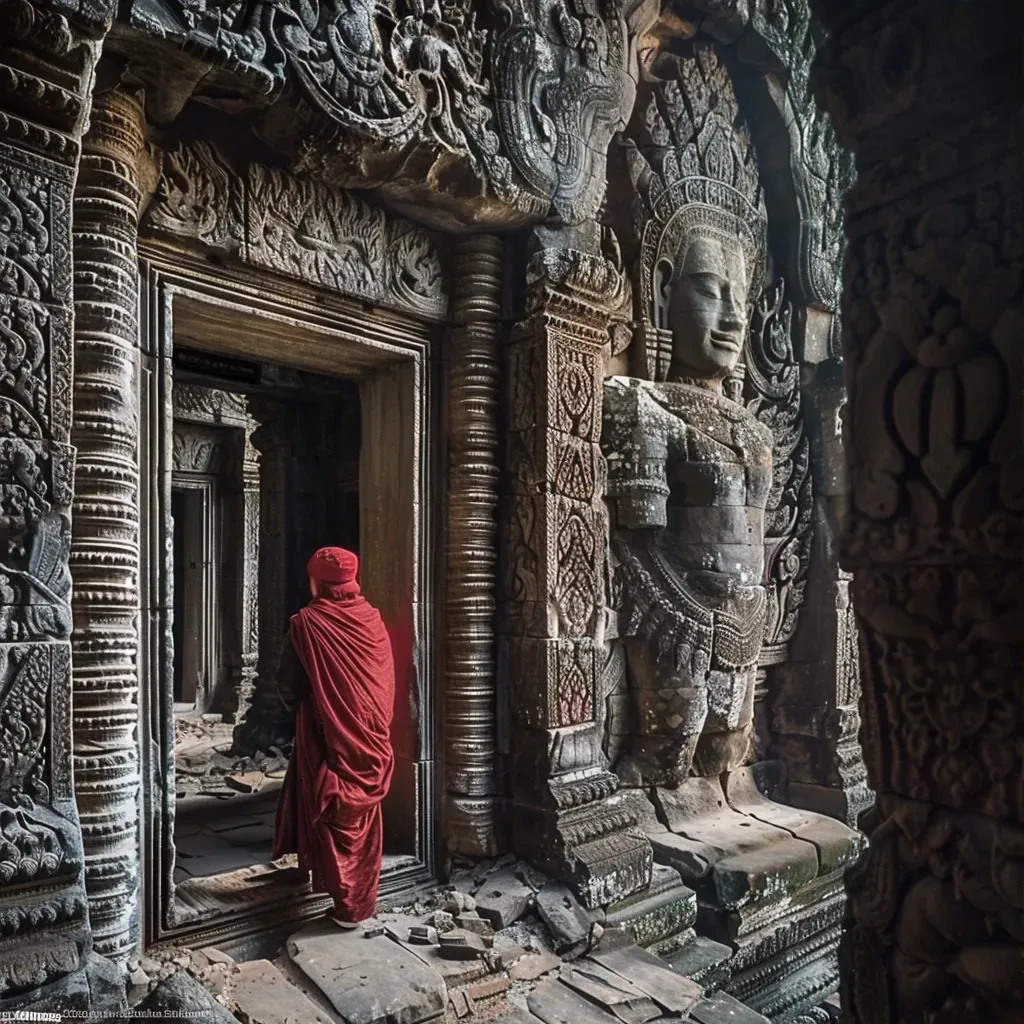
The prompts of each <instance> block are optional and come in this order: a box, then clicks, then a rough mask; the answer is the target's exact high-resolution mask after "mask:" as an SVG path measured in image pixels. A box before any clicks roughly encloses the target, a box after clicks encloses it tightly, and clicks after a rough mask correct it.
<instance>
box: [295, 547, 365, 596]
mask: <svg viewBox="0 0 1024 1024" xmlns="http://www.w3.org/2000/svg"><path fill="white" fill-rule="evenodd" d="M306 572H307V573H309V578H310V579H311V580H313V581H314V582H315V583H326V584H327V585H328V586H332V587H336V586H338V585H340V584H342V583H351V582H352V581H353V580H354V579H355V578H356V575H357V574H358V572H359V559H358V557H357V556H356V555H355V554H353V553H352V552H351V551H346V550H345V548H320V550H319V551H317V552H316V553H315V554H314V555H313V557H312V558H311V559H310V560H309V561H308V562H307V563H306Z"/></svg>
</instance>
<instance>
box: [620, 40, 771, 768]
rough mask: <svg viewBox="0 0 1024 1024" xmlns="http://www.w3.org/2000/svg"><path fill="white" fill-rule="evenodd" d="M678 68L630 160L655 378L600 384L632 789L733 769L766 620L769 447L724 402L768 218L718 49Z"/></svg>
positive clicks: (737, 406) (747, 416) (754, 424)
mask: <svg viewBox="0 0 1024 1024" xmlns="http://www.w3.org/2000/svg"><path fill="white" fill-rule="evenodd" d="M678 67H679V78H678V79H673V80H671V81H666V82H663V83H659V85H658V87H657V88H656V90H655V93H654V98H653V99H652V102H651V104H650V106H649V107H648V110H647V112H646V118H645V123H644V129H645V136H646V138H645V140H644V141H647V142H649V145H648V146H646V147H645V149H644V150H639V149H636V148H633V149H631V150H630V152H629V153H628V154H627V156H628V159H629V164H630V172H631V175H632V177H633V180H634V182H635V184H636V186H637V189H638V201H637V222H638V223H637V228H638V235H639V237H640V242H641V258H640V271H639V274H640V281H639V289H638V295H639V297H640V314H641V316H642V317H643V320H644V332H643V339H644V341H645V342H646V343H647V365H648V367H649V368H650V369H651V370H653V375H654V378H655V379H654V380H653V381H641V380H634V379H629V378H611V379H610V380H609V381H608V382H607V384H606V387H605V428H604V435H603V447H604V449H605V453H606V455H607V457H608V476H609V486H608V495H609V499H610V502H611V505H612V508H613V510H614V512H615V528H614V529H613V535H612V536H613V550H614V552H615V555H616V557H617V559H618V562H619V566H620V568H619V572H620V574H621V581H622V582H621V585H622V595H623V596H622V601H623V607H622V612H621V618H620V631H621V633H622V635H623V637H624V638H625V644H626V650H627V657H628V660H629V665H630V672H631V675H632V678H633V683H634V686H633V690H634V697H635V701H636V708H635V712H636V729H637V735H636V737H635V739H634V744H633V749H632V753H631V754H628V755H626V760H625V761H624V762H620V767H619V773H620V776H623V777H627V778H630V779H631V780H632V781H634V782H635V783H639V782H642V783H643V784H644V785H674V784H678V783H679V782H681V781H683V780H684V779H685V778H686V777H687V776H688V775H689V774H690V771H691V768H692V769H693V770H694V771H695V772H697V773H698V774H706V775H718V774H721V773H722V772H724V771H728V770H730V769H732V768H735V767H737V766H739V765H740V764H742V763H743V760H744V758H745V757H746V754H747V749H748V747H749V741H750V732H751V727H752V726H751V723H752V717H753V699H754V677H755V673H756V668H757V663H758V657H759V655H760V652H761V647H762V644H763V641H764V630H765V612H766V594H765V588H764V585H763V578H764V559H765V548H764V539H765V506H766V503H767V501H768V499H769V491H770V488H771V481H772V448H773V441H774V438H773V437H772V435H771V433H770V432H769V430H768V429H767V428H766V427H765V426H764V425H763V424H761V423H760V422H759V421H758V420H757V418H756V417H755V416H754V415H753V414H752V413H751V412H750V411H749V410H748V409H746V408H745V407H744V406H743V405H742V404H741V403H737V402H735V401H732V400H731V399H729V398H727V397H726V396H725V394H724V393H723V381H724V380H725V379H726V378H727V377H728V376H729V375H730V374H732V373H733V372H734V371H735V369H736V366H737V364H738V363H739V360H740V357H741V354H742V352H743V348H744V344H745V340H746V333H747V329H748V325H749V321H750V303H751V299H752V297H753V296H754V295H756V294H757V293H758V290H759V286H760V281H761V278H762V275H763V268H764V261H765V216H764V208H763V203H762V200H761V195H760V189H759V185H758V182H757V172H756V166H755V165H754V163H753V154H752V153H751V151H750V145H749V140H748V139H747V137H746V135H745V133H744V132H742V131H741V130H738V129H737V126H736V120H737V110H736V106H735V98H734V97H733V95H732V90H731V84H730V83H729V80H728V77H727V75H726V72H725V69H724V68H723V67H722V66H721V65H720V64H719V63H718V60H717V57H716V56H715V52H714V50H713V49H712V48H711V47H700V48H698V49H697V50H696V55H695V59H693V60H687V61H681V62H680V63H679V65H678ZM694 538H701V540H700V541H695V540H694Z"/></svg>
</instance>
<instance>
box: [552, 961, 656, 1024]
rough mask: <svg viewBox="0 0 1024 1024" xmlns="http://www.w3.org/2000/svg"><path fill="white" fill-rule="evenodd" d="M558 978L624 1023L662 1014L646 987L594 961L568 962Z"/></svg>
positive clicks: (634, 1023)
mask: <svg viewBox="0 0 1024 1024" xmlns="http://www.w3.org/2000/svg"><path fill="white" fill-rule="evenodd" d="M558 977H559V980H560V981H561V982H562V984H563V985H567V986H568V987H569V988H571V989H572V990H573V991H574V992H578V993H579V994H580V995H582V996H586V998H587V999H589V1000H590V1001H591V1002H593V1003H597V1004H598V1005H599V1006H602V1007H604V1008H605V1009H606V1010H608V1011H609V1012H611V1013H613V1014H614V1015H615V1016H616V1017H618V1018H619V1020H621V1021H623V1024H645V1022H646V1021H649V1020H653V1019H654V1018H655V1017H660V1016H661V1012H662V1011H661V1007H659V1006H658V1005H657V1004H656V1003H655V1002H654V1000H653V999H651V998H650V996H648V995H647V993H646V992H644V991H643V989H640V988H638V987H637V986H636V985H634V984H633V983H632V982H631V981H629V980H627V979H625V978H621V977H619V976H618V975H617V974H615V972H614V971H610V970H608V969H607V968H606V967H602V966H601V965H600V964H599V963H597V962H595V961H592V960H582V961H578V962H577V963H576V964H574V965H573V966H571V967H570V966H569V965H566V966H564V967H563V968H562V970H561V971H560V973H559V976H558Z"/></svg>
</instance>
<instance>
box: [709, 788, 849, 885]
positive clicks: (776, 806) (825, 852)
mask: <svg viewBox="0 0 1024 1024" xmlns="http://www.w3.org/2000/svg"><path fill="white" fill-rule="evenodd" d="M724 791H725V797H726V800H728V802H729V806H730V807H732V808H733V809H734V810H736V811H739V812H740V813H741V814H745V815H747V816H748V817H751V818H754V819H755V820H757V821H761V822H765V823H766V824H771V825H775V826H777V827H778V828H781V829H785V830H786V831H787V832H789V833H791V834H792V835H793V837H794V838H796V839H802V840H804V841H805V842H808V843H810V844H811V845H812V846H814V848H815V849H816V850H817V851H818V874H820V875H828V874H831V873H832V872H833V871H841V870H844V869H846V868H848V867H849V866H850V865H851V864H853V863H855V862H856V860H857V858H858V857H859V856H860V854H861V852H862V851H863V849H864V847H865V845H866V842H867V841H866V839H865V837H864V836H863V835H862V834H861V833H860V832H857V831H855V830H854V829H852V828H848V827H847V826H846V825H844V824H843V823H842V822H841V821H836V820H835V819H833V818H827V817H825V816H824V815H821V814H815V813H813V812H812V811H802V810H799V809H798V808H796V807H787V806H785V805H784V804H780V803H776V802H775V801H773V800H769V799H768V798H767V797H766V796H764V794H763V793H761V792H760V791H759V789H758V787H757V784H756V780H755V773H754V771H753V769H751V768H739V769H737V770H736V771H734V772H730V773H729V774H728V775H727V776H726V777H725V781H724Z"/></svg>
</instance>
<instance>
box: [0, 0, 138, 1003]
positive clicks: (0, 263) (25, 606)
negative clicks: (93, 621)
mask: <svg viewBox="0 0 1024 1024" xmlns="http://www.w3.org/2000/svg"><path fill="white" fill-rule="evenodd" d="M2 16H3V22H4V31H3V37H2V41H0V72H2V73H0V82H2V84H0V367H2V370H0V376H2V384H0V420H2V426H0V490H2V492H3V503H2V512H0V534H2V539H3V552H2V555H0V558H2V565H0V591H2V597H0V615H2V619H3V636H2V638H0V639H2V643H0V659H2V664H0V674H2V682H0V694H2V698H0V699H2V703H3V713H2V718H3V738H2V740H0V835H2V843H0V849H2V852H0V879H2V882H0V917H2V920H3V922H4V925H3V937H2V939H0V1005H2V1007H3V1008H4V1010H5V1011H6V1010H13V1009H17V1008H27V1009H32V1010H50V1011H53V1010H58V1009H59V1010H65V1011H68V1010H75V1009H78V1010H84V1009H87V1008H88V1007H89V1004H90V978H89V977H87V974H88V975H89V976H90V977H91V979H92V980H93V981H98V980H99V979H101V978H102V977H104V976H105V975H106V976H107V977H109V971H105V969H104V965H106V968H107V969H109V964H106V961H104V960H103V959H102V958H100V957H97V956H94V955H92V951H93V942H92V936H91V933H90V929H89V921H88V912H87V906H86V899H85V886H86V881H87V876H88V875H90V874H93V875H94V873H95V871H96V868H97V866H98V861H97V859H96V857H95V853H96V850H97V838H98V835H97V834H98V833H100V832H103V831H104V830H103V827H102V823H101V822H100V821H99V819H96V818H91V805H90V803H89V799H88V796H86V799H85V801H84V802H82V803H79V804H77V805H76V801H75V793H74V789H73V779H72V770H71V768H72V726H71V692H72V679H71V645H70V640H71V629H72V609H71V605H70V600H69V598H70V584H71V579H70V575H69V572H68V551H69V545H70V542H71V510H72V499H73V480H74V473H75V459H74V449H73V448H72V447H71V443H70V442H71V435H72V430H73V425H72V423H73V419H72V418H73V413H74V414H77V412H78V410H77V409H75V410H74V411H73V408H72V379H71V365H72V357H71V350H72V344H73V326H72V325H73V316H74V310H73V281H72V275H73V265H72V244H73V242H72V234H71V222H72V218H71V214H72V202H73V192H74V188H75V179H76V172H77V170H78V163H79V153H80V146H81V140H82V134H83V131H84V129H85V125H86V122H87V120H88V115H89V108H90V95H91V92H92V86H93V74H94V69H95V62H96V58H97V55H98V50H99V40H100V38H101V37H102V35H103V32H104V30H105V28H106V25H107V19H108V18H109V16H110V11H108V10H107V9H106V8H105V5H102V4H98V5H92V6H86V7H83V8H81V9H79V7H78V6H77V5H74V4H72V5H67V6H65V7H63V8H62V9H61V10H60V11H56V10H54V9H52V8H51V7H50V6H49V5H45V4H39V5H33V4H31V3H28V2H19V3H7V4H4V5H3V13H2ZM95 161H96V158H95V157H94V158H93V159H92V161H91V163H92V164H93V165H94V164H95ZM114 346H115V347H116V342H114ZM110 728H111V730H112V731H113V732H120V731H121V726H120V724H119V723H118V724H114V723H111V726H110ZM116 745H117V744H115V746H116ZM76 753H82V751H80V750H79V749H77V748H76ZM131 759H132V755H131V754H129V755H128V771H127V774H128V775H129V776H130V775H131ZM116 762H117V758H116V757H115V759H114V762H112V763H110V765H109V770H110V771H111V773H112V774H113V775H115V776H116V775H118V774H120V771H121V769H120V765H119V764H117V763H116ZM75 767H76V769H78V770H82V771H84V772H85V773H86V774H87V775H88V772H89V769H90V767H92V768H95V769H99V768H100V759H97V760H95V761H90V760H89V759H88V758H86V759H85V760H84V761H83V760H78V761H76V762H75ZM94 779H95V776H94ZM134 785H135V786H136V787H137V779H136V780H135V782H134ZM86 789H87V790H88V785H86ZM132 793H133V789H132V782H131V780H129V784H128V787H127V789H126V794H128V795H129V796H130V795H131V794H132ZM79 808H81V809H82V810H81V814H82V819H83V820H84V821H85V822H86V823H87V826H88V823H89V822H90V818H91V824H92V827H93V832H92V842H91V844H90V850H89V851H88V852H84V851H83V845H82V831H81V826H80V818H79V814H80V811H79ZM132 813H133V818H134V817H136V815H135V812H134V811H133V812H132ZM115 831H117V832H118V833H119V835H118V838H115V839H114V840H113V842H114V845H116V844H117V842H118V841H119V837H120V834H121V829H120V826H119V825H118V826H117V828H115ZM104 841H105V840H104V839H99V842H100V843H103V842H104ZM132 856H133V857H134V856H135V852H134V851H132ZM126 884H128V885H130V884H131V882H130V879H126ZM129 928H130V925H129V923H128V922H127V921H126V920H123V919H118V920H117V921H116V922H111V921H110V920H109V919H108V920H107V921H103V920H101V921H100V924H99V930H100V932H101V934H102V936H103V937H102V938H101V939H100V941H99V942H98V943H97V947H98V948H99V949H100V950H102V951H103V952H113V951H115V949H116V948H117V946H118V945H119V942H120V936H121V934H123V933H124V932H125V931H126V930H128V929H129ZM108 940H109V941H108ZM114 1008H115V1007H110V1009H114Z"/></svg>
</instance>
